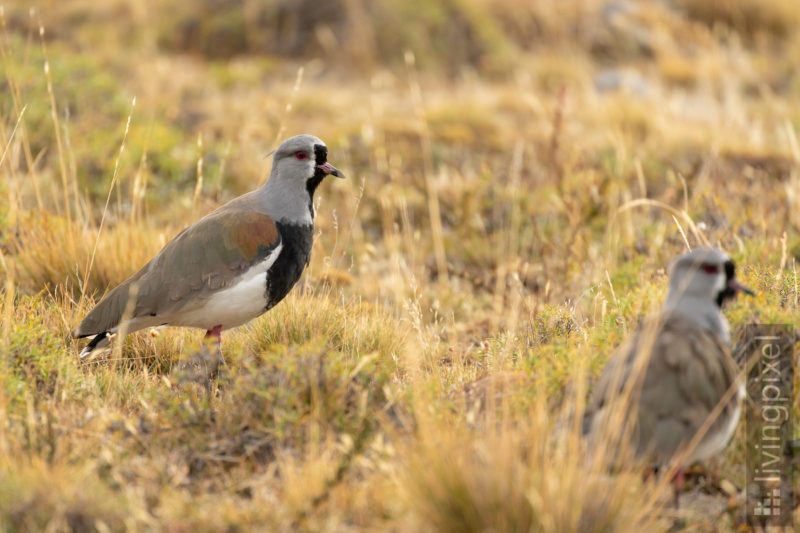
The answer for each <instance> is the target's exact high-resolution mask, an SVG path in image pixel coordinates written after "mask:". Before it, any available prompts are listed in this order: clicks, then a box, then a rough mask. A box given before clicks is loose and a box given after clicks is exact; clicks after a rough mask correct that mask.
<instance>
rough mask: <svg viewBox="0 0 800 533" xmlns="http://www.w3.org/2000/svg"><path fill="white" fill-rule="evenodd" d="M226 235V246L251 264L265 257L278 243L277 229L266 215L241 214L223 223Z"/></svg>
mask: <svg viewBox="0 0 800 533" xmlns="http://www.w3.org/2000/svg"><path fill="white" fill-rule="evenodd" d="M223 224H224V225H225V231H224V232H223V235H228V236H229V237H228V241H229V242H228V246H230V247H231V248H233V249H235V250H237V251H238V252H239V253H240V254H241V257H242V259H244V260H245V261H246V262H252V261H255V260H257V259H261V258H262V257H260V256H266V255H267V254H268V253H269V251H271V250H272V248H273V247H274V246H275V245H276V244H277V243H278V241H279V236H278V228H277V226H275V222H274V221H273V220H272V219H271V218H270V217H268V216H267V215H262V214H259V213H241V214H237V215H236V216H230V217H226V218H225V219H224V221H223Z"/></svg>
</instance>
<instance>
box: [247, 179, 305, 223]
mask: <svg viewBox="0 0 800 533" xmlns="http://www.w3.org/2000/svg"><path fill="white" fill-rule="evenodd" d="M256 194H257V195H258V198H259V203H260V204H261V205H263V206H264V210H265V213H266V214H267V215H269V216H270V217H271V218H272V219H273V220H275V221H276V222H283V223H286V224H294V225H298V226H311V225H313V224H314V206H313V204H312V203H311V200H312V193H311V192H309V191H308V190H307V189H306V188H305V187H304V184H303V183H302V182H300V181H287V180H280V179H268V180H267V182H266V183H265V184H264V185H262V186H261V188H260V189H258V190H257V191H256Z"/></svg>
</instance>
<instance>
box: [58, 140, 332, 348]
mask: <svg viewBox="0 0 800 533" xmlns="http://www.w3.org/2000/svg"><path fill="white" fill-rule="evenodd" d="M328 175H333V176H337V177H339V178H343V177H344V174H342V173H341V172H340V171H339V170H337V169H336V168H335V167H333V166H332V165H331V164H330V163H328V148H327V147H326V146H325V143H324V142H322V141H321V140H320V139H318V138H317V137H314V136H312V135H297V136H295V137H292V138H290V139H288V140H286V141H284V142H283V144H281V145H280V147H278V149H277V150H275V153H274V156H273V162H272V171H271V173H270V177H269V179H268V180H267V182H266V183H265V184H264V185H262V186H261V187H260V188H259V189H256V190H255V191H252V192H249V193H247V194H244V195H242V196H240V197H238V198H235V199H233V200H231V201H230V202H228V203H226V204H225V205H223V206H221V207H220V208H219V209H217V210H216V211H214V212H212V213H210V214H208V215H206V216H205V217H203V218H202V219H200V220H199V221H198V222H196V223H194V224H192V225H191V226H189V227H188V228H186V229H184V230H183V231H182V232H180V233H179V234H178V235H177V236H175V237H174V238H173V239H172V240H171V241H169V242H168V243H167V244H166V245H165V246H164V248H163V249H162V250H161V251H160V252H159V253H158V255H156V256H155V257H154V258H153V259H151V260H150V261H149V262H148V263H147V264H146V265H144V266H143V267H142V269H141V270H139V271H138V272H137V273H136V274H134V275H133V276H131V277H130V278H128V280H126V281H125V282H123V283H122V284H120V285H118V286H117V287H115V288H114V289H113V290H112V291H110V292H109V293H108V294H106V295H105V296H104V297H103V299H102V300H100V302H99V303H98V304H97V305H96V306H95V307H94V309H92V310H91V311H90V312H89V314H88V315H86V317H85V318H84V319H83V321H82V322H81V323H80V325H79V326H78V327H77V328H76V329H75V330H74V331H73V332H72V335H73V337H92V339H91V341H90V342H89V344H88V345H86V347H85V348H84V349H83V350H82V351H81V353H80V356H81V357H82V358H83V357H86V356H87V355H89V354H91V353H92V352H93V351H94V350H96V349H98V348H102V347H104V346H106V345H107V344H108V343H109V340H110V339H109V337H110V336H111V335H112V334H114V333H116V332H117V331H119V330H120V328H122V327H123V324H122V323H121V322H122V321H123V320H125V324H124V328H123V329H124V331H127V332H133V331H136V330H140V329H143V328H149V327H154V326H184V327H192V328H202V329H205V330H206V337H212V338H214V339H215V340H216V341H217V347H218V349H219V343H220V333H221V332H222V331H223V330H226V329H230V328H233V327H236V326H240V325H242V324H244V323H246V322H248V321H250V320H252V319H253V318H255V317H257V316H259V315H261V314H262V313H264V312H266V311H268V310H269V309H270V308H272V307H273V306H274V305H275V304H277V303H278V302H280V301H281V300H282V299H283V297H284V296H286V294H287V293H288V292H289V290H290V289H291V288H292V286H293V285H294V284H295V283H296V282H297V280H298V279H299V278H300V274H301V273H302V272H303V269H304V268H305V267H306V265H308V261H309V257H310V254H311V244H312V241H313V235H314V204H313V197H314V191H315V190H316V189H317V186H318V185H319V184H320V182H321V181H322V180H323V179H324V178H325V177H326V176H328Z"/></svg>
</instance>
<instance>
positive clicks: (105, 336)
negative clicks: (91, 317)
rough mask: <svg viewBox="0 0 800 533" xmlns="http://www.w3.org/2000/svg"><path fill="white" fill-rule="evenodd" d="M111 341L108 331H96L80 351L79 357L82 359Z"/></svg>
mask: <svg viewBox="0 0 800 533" xmlns="http://www.w3.org/2000/svg"><path fill="white" fill-rule="evenodd" d="M110 342H111V335H110V332H109V331H104V332H102V333H98V334H97V335H95V336H94V337H92V340H90V341H89V344H87V345H86V346H85V347H84V348H83V350H81V353H80V354H79V356H80V358H81V359H84V358H86V357H88V356H90V355H91V354H92V353H93V352H94V351H95V350H99V349H101V348H105V347H106V346H108V344H109V343H110Z"/></svg>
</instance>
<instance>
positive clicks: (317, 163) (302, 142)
mask: <svg viewBox="0 0 800 533" xmlns="http://www.w3.org/2000/svg"><path fill="white" fill-rule="evenodd" d="M328 175H331V176H336V177H337V178H344V173H342V172H341V171H340V170H339V169H337V168H336V167H334V166H333V165H331V164H330V163H329V162H328V147H327V146H325V143H324V142H322V140H321V139H319V138H318V137H314V136H313V135H296V136H294V137H291V138H289V139H287V140H285V141H284V142H283V143H281V145H280V146H279V147H278V149H277V150H275V152H273V161H272V173H271V174H270V177H269V180H267V184H266V187H267V188H268V189H269V190H270V191H271V193H270V201H271V202H273V205H272V206H271V207H272V211H273V212H274V214H275V215H277V216H278V217H279V218H283V219H286V220H294V221H305V222H307V217H309V216H310V217H311V218H313V216H314V205H313V199H314V191H316V189H317V186H319V184H320V183H321V182H322V180H323V179H324V178H325V176H328Z"/></svg>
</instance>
